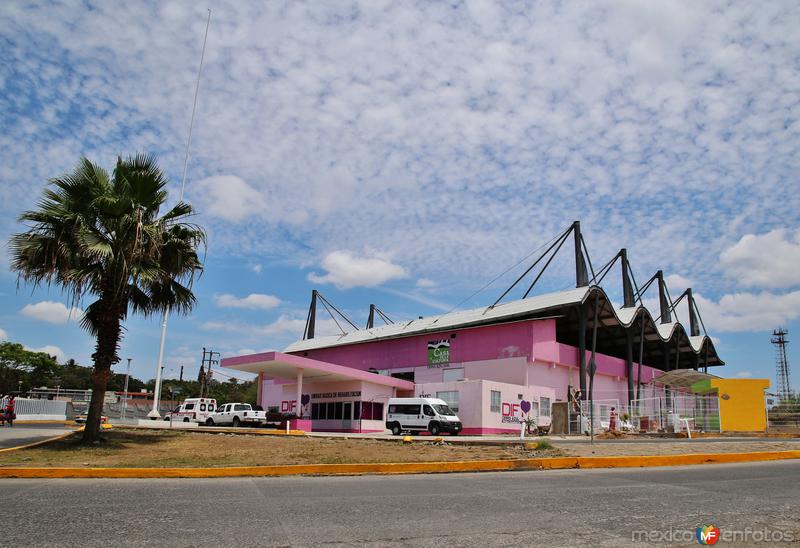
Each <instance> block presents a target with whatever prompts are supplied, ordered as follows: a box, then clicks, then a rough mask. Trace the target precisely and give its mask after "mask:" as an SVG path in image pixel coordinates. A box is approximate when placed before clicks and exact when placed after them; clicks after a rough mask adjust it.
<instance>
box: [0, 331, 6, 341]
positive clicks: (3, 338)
mask: <svg viewBox="0 0 800 548" xmlns="http://www.w3.org/2000/svg"><path fill="white" fill-rule="evenodd" d="M7 340H8V333H6V332H5V331H4V330H3V329H0V341H7Z"/></svg>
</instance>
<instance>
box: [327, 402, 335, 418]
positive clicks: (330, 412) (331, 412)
mask: <svg viewBox="0 0 800 548" xmlns="http://www.w3.org/2000/svg"><path fill="white" fill-rule="evenodd" d="M326 405H327V407H328V417H327V418H328V420H333V416H334V415H335V412H334V410H333V402H332V401H329V402H328V403H327V404H326Z"/></svg>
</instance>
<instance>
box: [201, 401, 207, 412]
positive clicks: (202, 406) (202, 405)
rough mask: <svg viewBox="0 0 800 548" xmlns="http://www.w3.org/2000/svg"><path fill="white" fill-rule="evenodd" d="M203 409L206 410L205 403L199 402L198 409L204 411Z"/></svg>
mask: <svg viewBox="0 0 800 548" xmlns="http://www.w3.org/2000/svg"><path fill="white" fill-rule="evenodd" d="M205 410H206V404H204V403H201V404H200V411H205Z"/></svg>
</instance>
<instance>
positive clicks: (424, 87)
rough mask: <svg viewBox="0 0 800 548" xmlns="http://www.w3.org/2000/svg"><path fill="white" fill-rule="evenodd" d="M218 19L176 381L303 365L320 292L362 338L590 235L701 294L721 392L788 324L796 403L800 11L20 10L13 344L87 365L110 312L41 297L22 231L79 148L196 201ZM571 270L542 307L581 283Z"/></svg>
mask: <svg viewBox="0 0 800 548" xmlns="http://www.w3.org/2000/svg"><path fill="white" fill-rule="evenodd" d="M206 8H210V9H211V10H212V18H211V27H210V31H209V35H208V44H207V50H206V54H205V64H204V68H203V74H202V81H201V85H200V92H199V98H198V104H197V117H196V123H195V126H194V133H193V137H192V143H191V155H190V160H189V163H188V177H187V182H186V195H185V197H186V199H187V200H188V201H190V202H191V203H192V204H193V205H194V206H195V207H196V208H197V210H198V215H197V217H196V221H197V222H198V223H200V224H201V225H203V226H204V227H205V228H206V230H207V232H208V235H209V240H208V249H207V251H206V253H205V272H204V274H203V276H202V278H200V280H199V281H197V282H196V283H195V285H194V290H195V292H196V295H197V297H198V300H199V302H198V306H197V308H196V309H195V311H194V312H193V313H192V314H191V315H190V316H187V317H179V316H172V317H170V319H169V323H168V338H167V346H166V354H165V356H166V357H165V365H166V369H165V376H166V377H167V378H176V377H177V376H178V375H179V370H180V366H184V368H185V376H186V377H188V378H194V377H195V376H196V375H197V370H198V368H199V365H200V359H201V355H202V348H203V347H206V348H213V349H214V350H215V351H218V352H220V353H221V355H222V356H223V357H225V356H233V355H238V354H244V353H252V352H257V351H263V350H267V349H278V350H280V349H282V348H284V347H285V346H286V345H287V344H289V343H290V342H292V341H293V340H296V339H298V338H300V337H301V335H302V331H303V327H304V324H305V317H306V312H307V307H308V302H309V298H310V293H311V290H312V289H313V288H316V289H319V290H320V291H321V292H322V294H323V295H324V296H325V297H326V298H327V299H328V300H330V301H331V302H333V303H334V304H335V305H336V306H337V307H338V308H339V309H341V310H342V311H343V312H344V313H345V314H346V315H348V316H349V317H350V318H351V319H352V320H353V321H354V322H355V323H356V324H357V325H363V323H364V322H365V321H366V316H367V312H368V309H369V304H370V303H375V304H377V305H378V306H379V307H380V308H381V309H382V310H383V311H384V312H386V314H388V316H389V317H391V318H392V319H395V320H397V319H403V318H414V317H417V316H419V315H422V316H428V315H432V314H441V313H444V312H447V311H451V310H453V309H456V308H459V309H464V308H473V307H478V306H482V305H487V304H490V303H491V302H493V301H494V300H495V299H496V298H497V297H498V296H499V295H500V294H501V293H502V292H503V290H504V289H505V288H506V287H507V286H508V285H509V284H510V283H511V282H512V281H513V280H514V279H515V278H516V276H518V275H519V274H521V272H522V271H523V270H524V269H525V268H526V267H527V263H529V262H530V261H531V260H532V259H533V257H535V254H533V253H534V252H535V251H536V250H537V249H541V247H542V246H543V245H544V244H546V243H548V242H549V241H550V240H551V239H552V238H553V237H554V236H556V235H557V234H558V233H559V232H560V231H562V230H563V229H565V228H566V227H567V226H568V225H569V224H570V223H571V222H572V221H574V220H580V221H581V225H582V229H583V233H584V237H585V239H586V243H587V246H588V249H589V253H590V258H591V260H592V262H593V263H594V265H595V266H598V265H600V264H603V263H605V261H606V260H608V259H609V258H611V257H612V256H613V255H614V253H615V252H616V251H617V250H618V249H619V248H621V247H626V248H627V250H628V256H629V259H630V261H631V264H632V266H633V269H634V274H635V276H636V278H637V281H639V282H640V283H642V282H643V281H645V280H646V279H647V278H649V277H650V276H651V275H652V274H653V273H654V272H655V271H656V270H658V269H663V271H664V273H665V275H667V281H668V284H669V288H670V292H671V294H672V295H673V297H676V296H677V295H679V294H680V293H681V292H682V291H683V289H684V288H685V287H687V286H691V287H692V288H693V291H694V294H695V297H696V300H697V303H698V306H699V309H700V314H701V316H702V318H703V320H704V323H705V326H706V327H707V329H708V333H709V335H710V336H712V337H713V339H714V341H715V345H716V348H717V351H718V352H719V354H720V356H721V357H722V358H723V360H725V361H726V362H727V365H726V366H725V367H724V368H723V369H722V370H717V371H716V372H717V373H719V374H722V375H724V376H728V377H767V378H772V379H774V369H775V366H774V361H775V357H774V356H775V354H774V349H773V347H772V345H771V344H770V334H771V332H772V330H773V329H775V328H777V327H778V326H784V327H785V328H786V329H788V330H789V333H790V334H789V337H788V338H789V340H790V341H792V342H790V346H789V358H790V363H792V364H793V365H794V366H795V372H794V376H793V380H794V383H793V384H794V386H795V388H797V387H800V363H793V362H797V361H798V360H800V352H797V351H796V350H795V349H796V347H797V343H795V342H793V341H794V339H793V337H794V335H795V334H800V197H799V195H800V193H798V190H800V185H798V173H800V32H798V31H797V29H798V28H800V4H797V2H791V1H775V2H735V3H726V2H711V1H709V2H693V1H690V2H680V1H669V2H660V1H650V2H638V1H637V2H634V1H625V0H617V1H613V2H604V1H596V2H566V3H562V2H552V3H551V2H534V3H526V2H521V3H513V4H512V3H493V2H486V1H475V2H472V1H467V2H428V1H425V2H416V3H415V2H410V1H409V2H388V1H387V2H382V1H379V0H370V1H366V2H324V3H322V2H301V1H296V2H286V3H283V2H268V3H265V2H248V1H243V0H237V1H231V2H209V3H207V4H204V3H199V2H194V1H183V2H126V3H108V2H89V1H84V2H78V1H70V2H46V3H38V2H23V1H14V2H3V3H2V5H0V128H1V129H0V246H2V249H1V250H0V339H7V340H12V341H15V342H20V343H22V344H24V345H26V346H27V347H28V348H31V349H43V350H45V351H48V352H50V353H51V354H54V355H57V356H58V357H59V359H65V358H75V359H77V360H78V361H79V362H81V363H84V364H87V365H88V364H90V363H91V358H90V356H91V353H92V352H93V341H92V339H91V338H90V337H89V336H88V335H87V334H86V333H84V332H82V331H81V329H80V327H79V325H78V321H77V320H79V318H80V315H81V309H82V307H85V306H86V305H87V304H88V303H80V305H79V306H77V307H75V308H71V307H70V304H69V303H70V302H69V299H68V298H67V297H66V296H65V295H64V294H62V293H61V292H60V291H59V290H58V288H55V287H50V288H48V287H40V288H33V287H30V286H28V285H24V284H19V283H18V281H17V277H16V275H15V274H14V273H13V272H11V271H10V269H9V266H8V265H9V261H8V249H7V245H6V244H7V241H8V237H9V236H10V235H11V234H13V233H15V232H19V231H21V230H23V229H24V227H23V226H22V225H21V224H19V223H18V222H17V218H18V216H19V214H20V213H21V212H22V211H24V210H26V209H30V208H33V207H35V205H36V202H37V199H38V198H39V196H40V195H41V192H42V190H43V189H44V188H45V187H46V185H47V184H48V183H47V181H48V179H49V178H51V177H55V176H58V175H60V174H62V173H64V172H66V171H68V170H70V169H71V168H72V167H74V166H75V164H76V163H77V161H78V160H79V158H80V157H82V156H86V157H88V158H89V159H91V160H92V161H94V162H97V163H99V164H102V165H104V166H107V167H109V168H111V167H112V166H113V164H114V162H115V161H116V158H117V156H119V155H123V156H124V155H128V154H133V153H136V152H148V153H152V154H154V155H156V156H157V157H158V161H159V164H160V166H161V167H162V168H163V170H164V171H165V172H166V173H167V175H168V176H169V177H170V180H171V183H170V191H171V201H175V200H177V198H178V195H179V193H180V181H181V174H182V168H183V161H184V154H185V150H186V141H187V133H188V129H189V120H190V115H191V111H192V100H193V93H194V89H195V79H196V76H197V69H198V64H199V62H200V52H201V47H202V43H203V34H204V30H205V24H206V17H207V11H206ZM569 251H570V250H569V249H565V250H564V251H562V253H561V254H560V255H559V258H558V259H557V260H556V261H554V263H553V265H552V267H551V268H550V269H548V272H547V274H545V276H544V277H543V278H542V280H541V281H540V282H539V283H538V284H537V287H536V289H535V290H534V291H535V293H537V294H541V293H545V292H548V291H555V290H561V289H566V288H568V287H570V286H572V285H573V283H574V278H573V277H574V274H573V272H572V268H573V266H572V264H571V263H570V253H569ZM526 257H528V259H526V260H523V259H524V258H526ZM514 265H517V266H516V267H515V268H511V267H512V266H514ZM504 272H505V274H504V275H502V276H499V275H500V274H502V273H504ZM495 278H497V279H496V281H494V283H492V284H489V285H488V287H486V286H487V284H488V282H490V281H491V280H494V279H495ZM604 287H605V289H606V290H607V291H608V292H609V294H610V295H611V296H612V298H615V299H617V300H619V299H620V297H619V296H620V293H621V291H620V281H619V273H618V271H613V273H612V274H609V276H608V277H607V278H606V280H605V281H604ZM481 288H484V289H483V291H478V290H479V289H481ZM476 292H477V293H476ZM522 292H524V289H523V290H522V291H517V292H514V293H512V294H511V295H510V296H509V298H520V297H521V296H522ZM651 293H652V294H651ZM655 296H656V295H655V294H654V292H650V293H648V294H647V295H646V297H647V298H646V299H645V302H646V303H647V304H652V303H653V302H654V301H653V298H654V297H655ZM680 314H682V315H680V318H681V319H682V321H683V322H687V321H688V320H687V312H686V310H685V309H683V310H682V311H681V312H680ZM656 315H657V314H656ZM319 331H321V332H323V333H335V332H338V329H337V327H336V325H335V324H334V322H332V321H331V320H329V319H325V318H324V317H323V318H322V319H321V321H320V325H319V327H318V332H319ZM159 333H160V319H159V318H149V319H139V318H135V319H131V320H129V321H128V322H127V324H126V326H125V333H124V340H123V342H122V346H121V349H120V356H121V357H122V358H123V359H122V361H121V363H120V364H118V365H117V366H116V367H115V370H116V371H124V368H125V364H126V361H125V359H124V358H128V357H130V358H132V359H133V366H132V372H133V374H135V375H136V376H138V377H141V378H145V379H147V378H153V377H154V376H155V368H156V361H157V357H158V341H159ZM797 340H800V339H797ZM795 356H796V358H795ZM239 375H241V376H242V377H244V374H239Z"/></svg>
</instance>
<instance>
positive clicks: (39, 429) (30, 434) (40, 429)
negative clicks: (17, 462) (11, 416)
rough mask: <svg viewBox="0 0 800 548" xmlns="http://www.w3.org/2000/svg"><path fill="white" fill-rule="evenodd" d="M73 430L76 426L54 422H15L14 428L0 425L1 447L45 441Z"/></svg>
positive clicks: (7, 447) (8, 447)
mask: <svg viewBox="0 0 800 548" xmlns="http://www.w3.org/2000/svg"><path fill="white" fill-rule="evenodd" d="M72 430H74V428H69V427H67V426H64V425H54V424H48V425H46V426H44V425H36V424H15V425H14V426H13V427H12V428H9V427H8V426H2V427H0V449H10V448H12V447H17V446H20V445H28V444H29V443H36V442H38V441H44V440H47V439H50V438H53V437H55V436H59V435H61V434H64V433H66V432H70V431H72Z"/></svg>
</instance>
